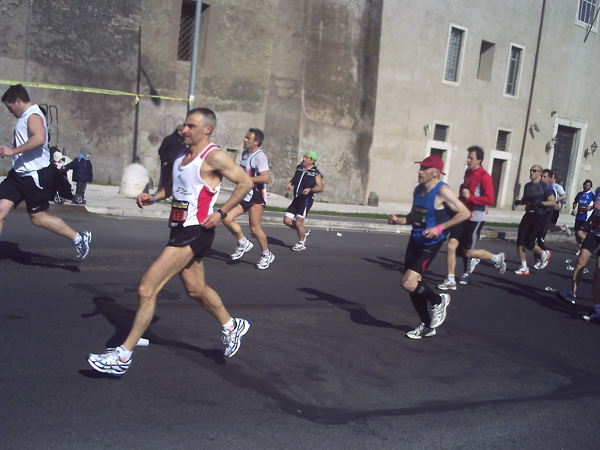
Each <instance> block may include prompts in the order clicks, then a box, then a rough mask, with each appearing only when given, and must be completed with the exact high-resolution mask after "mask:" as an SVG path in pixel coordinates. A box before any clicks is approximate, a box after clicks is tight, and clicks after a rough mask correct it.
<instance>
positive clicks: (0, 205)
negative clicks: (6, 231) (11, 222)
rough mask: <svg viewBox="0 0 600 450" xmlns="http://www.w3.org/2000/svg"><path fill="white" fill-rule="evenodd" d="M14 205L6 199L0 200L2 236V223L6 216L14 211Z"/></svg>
mask: <svg viewBox="0 0 600 450" xmlns="http://www.w3.org/2000/svg"><path fill="white" fill-rule="evenodd" d="M14 207H15V204H14V203H13V202H11V201H10V200H8V199H5V198H3V199H2V200H0V234H2V229H3V228H4V222H5V221H6V216H8V215H9V214H10V212H11V211H12V210H13V209H14Z"/></svg>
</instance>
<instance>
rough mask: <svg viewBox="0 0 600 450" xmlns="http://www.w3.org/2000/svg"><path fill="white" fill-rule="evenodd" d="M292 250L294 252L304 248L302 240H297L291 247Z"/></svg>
mask: <svg viewBox="0 0 600 450" xmlns="http://www.w3.org/2000/svg"><path fill="white" fill-rule="evenodd" d="M292 250H293V251H295V252H301V251H303V250H306V245H304V244H303V243H302V242H298V243H297V244H296V245H294V246H293V247H292Z"/></svg>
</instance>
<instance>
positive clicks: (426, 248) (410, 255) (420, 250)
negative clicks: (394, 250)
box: [404, 239, 444, 275]
mask: <svg viewBox="0 0 600 450" xmlns="http://www.w3.org/2000/svg"><path fill="white" fill-rule="evenodd" d="M443 244H444V239H442V240H441V241H439V242H436V243H435V244H430V245H425V244H418V243H417V242H415V241H413V240H412V239H410V240H409V241H408V245H407V246H406V256H405V257H404V261H405V263H404V266H405V268H406V269H407V270H409V269H410V270H412V271H414V272H417V273H418V274H420V275H423V274H424V273H425V270H427V267H429V264H431V262H432V261H433V258H435V255H437V252H438V251H439V250H440V248H442V245H443Z"/></svg>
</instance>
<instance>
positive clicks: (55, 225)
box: [29, 211, 77, 241]
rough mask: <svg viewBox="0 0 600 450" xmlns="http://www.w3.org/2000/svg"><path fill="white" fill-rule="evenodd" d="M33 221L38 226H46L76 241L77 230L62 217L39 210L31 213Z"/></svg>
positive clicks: (47, 228) (30, 216)
mask: <svg viewBox="0 0 600 450" xmlns="http://www.w3.org/2000/svg"><path fill="white" fill-rule="evenodd" d="M29 218H30V219H31V223H32V224H34V225H35V226H36V227H41V228H45V229H46V230H48V231H52V232H53V233H56V234H58V235H60V236H64V237H66V238H67V239H70V240H71V241H74V240H75V238H76V237H77V232H76V231H75V230H73V228H71V227H70V226H69V225H67V224H66V223H65V222H64V221H63V220H62V219H61V218H59V217H54V216H51V215H49V214H48V213H46V212H45V211H44V212H39V213H35V214H29Z"/></svg>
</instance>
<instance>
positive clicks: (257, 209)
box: [248, 205, 269, 252]
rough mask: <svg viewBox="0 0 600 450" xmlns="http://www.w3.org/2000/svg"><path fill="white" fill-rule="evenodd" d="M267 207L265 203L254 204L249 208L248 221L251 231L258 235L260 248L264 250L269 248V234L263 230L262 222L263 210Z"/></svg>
mask: <svg viewBox="0 0 600 450" xmlns="http://www.w3.org/2000/svg"><path fill="white" fill-rule="evenodd" d="M264 209H265V207H264V206H263V205H252V206H251V207H250V209H249V210H248V222H249V224H250V231H251V232H252V234H254V236H256V240H257V241H258V243H259V245H260V248H261V249H262V251H263V252H265V251H267V250H268V249H269V245H268V243H267V235H266V234H265V232H264V231H263V229H262V227H261V225H260V223H261V221H262V216H263V211H264Z"/></svg>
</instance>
